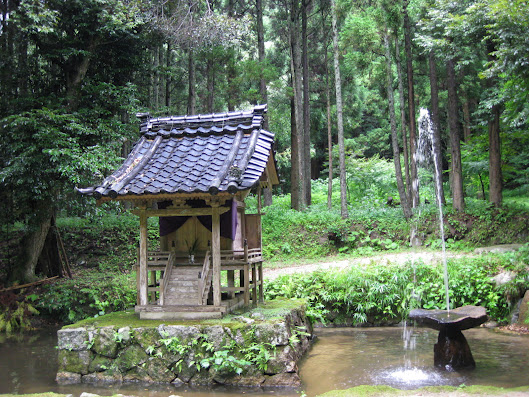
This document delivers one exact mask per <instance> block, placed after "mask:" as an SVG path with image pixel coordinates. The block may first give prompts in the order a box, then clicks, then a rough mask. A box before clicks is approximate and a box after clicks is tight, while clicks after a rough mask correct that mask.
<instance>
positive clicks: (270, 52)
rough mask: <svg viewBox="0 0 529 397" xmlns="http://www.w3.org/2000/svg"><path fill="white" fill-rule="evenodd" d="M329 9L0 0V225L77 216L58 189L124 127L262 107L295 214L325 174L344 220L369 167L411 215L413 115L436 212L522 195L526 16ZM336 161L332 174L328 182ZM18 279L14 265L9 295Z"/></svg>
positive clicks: (507, 8) (211, 2) (480, 1)
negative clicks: (426, 154) (141, 120)
mask: <svg viewBox="0 0 529 397" xmlns="http://www.w3.org/2000/svg"><path fill="white" fill-rule="evenodd" d="M333 5H334V6H333V7H331V4H330V3H329V2H326V1H320V0H206V1H198V0H189V1H186V2H182V1H178V0H156V1H145V0H82V1H81V0H72V1H66V2H65V1H59V0H4V1H2V2H1V15H0V22H1V24H0V48H1V51H2V54H3V56H2V57H1V59H0V132H1V134H2V140H1V141H0V167H1V169H0V183H1V193H0V196H1V197H0V198H1V200H0V201H1V202H2V211H1V214H0V216H1V217H2V224H13V223H15V222H22V223H23V225H24V227H25V229H24V230H26V236H27V238H28V239H31V238H33V239H35V238H37V235H35V233H36V231H38V230H41V229H42V226H43V225H46V224H49V222H50V217H53V216H54V215H55V214H56V213H57V211H59V210H61V211H73V209H74V208H75V209H76V211H79V208H80V206H79V205H78V204H76V203H79V201H78V200H79V198H77V197H76V196H75V195H74V194H73V187H74V186H76V185H79V186H82V185H89V184H92V183H93V182H94V181H95V180H98V179H100V178H101V177H103V176H105V175H107V174H108V173H109V172H110V170H112V169H113V168H114V167H115V166H116V165H117V164H119V162H120V159H121V158H122V157H123V156H125V155H126V152H127V148H128V147H130V142H131V141H132V140H135V139H136V138H137V136H138V133H137V131H138V122H137V120H136V119H135V117H134V114H135V113H136V112H145V111H149V112H151V113H152V114H153V115H162V114H164V115H166V114H179V115H181V114H195V113H210V112H220V111H228V110H235V109H241V108H246V107H249V106H250V105H252V104H256V103H262V102H264V101H267V102H268V105H269V113H268V123H269V125H268V127H269V129H270V130H271V131H274V132H275V133H276V151H277V153H276V158H277V161H278V167H279V169H280V173H281V178H282V179H283V180H284V183H282V185H281V186H280V187H279V188H278V189H279V190H278V191H277V192H276V193H282V194H288V193H290V194H291V198H292V207H294V208H297V209H299V210H303V209H304V208H306V207H307V206H309V205H310V203H311V196H310V192H311V183H313V181H315V180H318V179H319V180H320V181H323V182H325V183H330V182H331V179H332V177H333V176H336V177H339V176H342V177H343V178H344V181H345V182H344V183H343V185H342V186H341V190H342V194H343V195H344V197H345V198H346V200H345V205H346V209H347V205H353V204H354V203H353V202H351V200H349V201H348V200H347V196H348V193H349V196H350V193H351V192H354V191H355V189H358V188H359V187H358V186H357V181H358V175H359V173H361V169H360V168H359V164H363V162H364V161H365V162H367V163H368V162H369V160H370V159H374V158H382V159H385V160H398V161H394V166H395V167H396V170H398V171H399V172H396V174H395V175H396V178H398V175H399V173H401V175H402V177H401V178H402V182H399V183H397V182H398V181H397V180H395V181H394V192H395V193H394V194H395V195H397V194H398V195H400V202H401V203H402V205H403V206H404V205H405V203H406V202H409V203H410V204H409V205H410V206H411V207H413V206H416V205H418V203H420V201H421V199H422V200H423V201H424V194H425V193H423V192H421V190H420V188H417V190H414V189H415V187H414V186H416V185H417V183H418V181H419V180H420V179H421V178H423V177H421V174H420V172H419V173H418V174H417V171H416V168H415V167H416V165H417V164H416V158H415V147H416V144H417V139H418V137H417V134H416V132H415V128H416V119H417V118H418V112H419V108H421V107H424V108H428V109H430V111H432V112H433V113H432V119H433V120H435V126H436V127H435V128H436V129H437V131H438V138H437V141H436V142H437V143H436V144H437V145H438V148H439V153H440V156H439V157H440V159H439V162H440V167H441V168H442V170H443V172H442V175H443V182H444V184H443V186H444V191H443V193H444V194H446V196H447V201H448V203H449V205H453V206H454V208H456V209H458V210H461V209H462V208H463V204H464V199H465V196H469V195H471V196H477V197H481V198H483V199H486V200H490V201H491V202H492V203H493V204H494V205H497V206H499V205H502V194H501V192H502V190H503V189H505V188H509V189H518V190H520V191H525V192H527V191H528V190H529V176H528V175H529V172H528V168H529V150H528V149H527V148H528V147H529V146H528V143H529V134H528V128H529V105H528V103H529V101H528V92H529V68H528V67H527V66H528V63H529V44H528V42H527V39H526V32H527V30H528V28H529V6H528V4H527V2H526V1H523V0H512V1H511V0H509V1H507V0H465V1H459V2H449V1H446V0H413V1H408V0H399V1H396V2H388V1H385V0H377V1H359V2H358V1H351V0H336V2H333ZM333 20H334V25H335V27H336V35H335V36H334V38H335V39H336V42H335V44H336V45H334V43H333ZM335 60H336V62H337V63H336V65H335V64H334V62H335ZM338 71H339V74H338ZM340 92H341V95H339V96H340V97H341V98H342V99H343V100H342V102H343V103H342V106H340V105H339V103H340V100H339V98H338V96H337V95H336V94H337V93H340ZM338 117H342V122H340V123H339V122H338V120H339V119H338ZM340 124H341V128H343V143H342V142H341V141H340V143H341V144H340V145H338V143H339V138H338V137H339V125H340ZM340 134H341V131H340ZM329 138H330V139H329ZM339 146H340V148H339ZM340 154H342V155H343V158H342V160H343V168H341V167H337V166H332V168H331V167H330V166H331V165H332V164H338V159H339V157H340ZM329 168H331V172H330V173H329V172H328V171H329ZM373 178H374V179H376V176H374V177H373ZM414 181H417V182H414ZM454 181H455V182H454ZM456 182H457V183H456ZM400 184H402V186H401V188H399V189H397V185H399V186H400ZM333 186H335V187H334V188H333V187H332V186H331V188H330V189H329V193H330V194H333V192H334V193H335V194H336V193H337V191H338V188H337V186H338V185H337V184H335V185H333ZM332 202H334V201H333V200H331V199H329V203H332ZM83 205H85V204H83ZM380 205H384V203H381V204H380ZM404 209H405V212H406V208H404ZM342 214H344V216H347V211H345V212H344V211H342ZM407 214H408V215H410V214H411V212H407ZM43 233H44V232H42V233H40V234H41V235H42V234H43ZM37 234H38V233H37ZM41 237H42V236H41ZM42 244H44V243H43V242H42ZM42 244H41V245H42ZM38 246H39V244H37V248H38ZM21 255H22V253H21ZM22 256H23V255H22ZM22 256H21V257H22ZM37 256H38V255H37ZM22 262H27V260H24V261H22ZM28 269H29V270H28ZM34 269H35V263H31V264H30V263H27V264H26V266H25V270H23V271H19V272H14V275H13V277H12V279H13V280H19V281H21V280H22V279H24V278H30V277H31V275H32V273H34Z"/></svg>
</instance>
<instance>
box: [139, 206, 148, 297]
mask: <svg viewBox="0 0 529 397" xmlns="http://www.w3.org/2000/svg"><path fill="white" fill-rule="evenodd" d="M147 273H148V271H147V213H146V211H145V209H142V210H141V211H140V283H139V284H140V285H139V291H138V294H139V297H140V306H145V305H147V303H148V302H147V287H148V280H147V276H148V274H147Z"/></svg>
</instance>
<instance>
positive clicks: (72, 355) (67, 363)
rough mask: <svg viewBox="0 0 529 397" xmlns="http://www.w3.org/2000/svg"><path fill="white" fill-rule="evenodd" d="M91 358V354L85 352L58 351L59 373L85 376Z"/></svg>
mask: <svg viewBox="0 0 529 397" xmlns="http://www.w3.org/2000/svg"><path fill="white" fill-rule="evenodd" d="M91 357H92V353H91V352H89V351H87V350H72V351H70V350H59V357H58V358H59V371H60V372H74V373H77V374H81V375H85V374H87V373H88V367H89V366H90V361H91Z"/></svg>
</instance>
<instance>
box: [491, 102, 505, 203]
mask: <svg viewBox="0 0 529 397" xmlns="http://www.w3.org/2000/svg"><path fill="white" fill-rule="evenodd" d="M488 127H489V201H490V202H491V203H492V204H494V205H495V206H496V207H501V204H502V201H503V192H502V189H503V183H502V179H503V178H502V172H501V141H500V106H499V105H494V106H493V107H492V117H491V120H489V122H488Z"/></svg>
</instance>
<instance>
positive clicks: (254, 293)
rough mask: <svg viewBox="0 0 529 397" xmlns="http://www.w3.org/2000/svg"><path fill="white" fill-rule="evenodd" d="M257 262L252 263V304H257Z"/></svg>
mask: <svg viewBox="0 0 529 397" xmlns="http://www.w3.org/2000/svg"><path fill="white" fill-rule="evenodd" d="M256 267H257V264H256V263H252V284H253V289H252V304H253V305H254V306H255V305H257V268H256Z"/></svg>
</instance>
